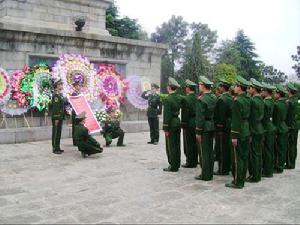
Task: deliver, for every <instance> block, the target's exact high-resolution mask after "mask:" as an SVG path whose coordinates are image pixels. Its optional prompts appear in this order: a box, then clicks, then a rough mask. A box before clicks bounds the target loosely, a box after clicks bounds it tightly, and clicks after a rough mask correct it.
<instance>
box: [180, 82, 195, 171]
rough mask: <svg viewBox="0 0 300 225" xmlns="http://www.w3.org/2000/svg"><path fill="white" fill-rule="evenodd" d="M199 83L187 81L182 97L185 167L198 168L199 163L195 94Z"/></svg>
mask: <svg viewBox="0 0 300 225" xmlns="http://www.w3.org/2000/svg"><path fill="white" fill-rule="evenodd" d="M196 88H197V84H195V83H194V82H192V81H190V80H186V81H185V92H186V96H184V97H183V98H182V110H181V128H182V130H183V145H184V149H185V152H184V153H185V156H186V164H184V165H182V167H184V168H196V167H197V164H198V150H197V144H196V133H195V128H196V119H195V117H196V105H197V96H196V94H195V91H196Z"/></svg>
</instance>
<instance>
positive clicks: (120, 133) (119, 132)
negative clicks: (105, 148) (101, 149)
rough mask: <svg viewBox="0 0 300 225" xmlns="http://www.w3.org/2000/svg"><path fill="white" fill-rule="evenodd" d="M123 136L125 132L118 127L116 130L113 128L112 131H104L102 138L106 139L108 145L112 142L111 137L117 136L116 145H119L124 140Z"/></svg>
mask: <svg viewBox="0 0 300 225" xmlns="http://www.w3.org/2000/svg"><path fill="white" fill-rule="evenodd" d="M124 136H125V133H124V131H123V130H122V129H121V128H119V129H118V130H115V131H113V132H108V133H105V134H104V138H105V141H106V145H110V144H111V143H112V140H113V139H115V138H118V142H117V146H121V145H123V142H124Z"/></svg>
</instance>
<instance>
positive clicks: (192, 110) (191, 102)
mask: <svg viewBox="0 0 300 225" xmlns="http://www.w3.org/2000/svg"><path fill="white" fill-rule="evenodd" d="M196 105H197V96H196V95H195V94H188V95H187V96H184V97H182V110H181V127H182V128H188V127H191V128H195V127H196Z"/></svg>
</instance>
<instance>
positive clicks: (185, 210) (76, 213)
mask: <svg viewBox="0 0 300 225" xmlns="http://www.w3.org/2000/svg"><path fill="white" fill-rule="evenodd" d="M148 136H149V134H148V133H137V134H127V135H126V136H125V142H126V144H127V147H125V148H116V147H114V146H113V147H111V148H105V151H104V153H103V154H101V155H98V156H93V157H91V158H88V159H82V158H81V157H80V154H79V152H78V151H77V150H76V149H74V148H73V147H72V146H71V140H70V139H67V140H63V141H62V147H63V149H64V150H65V153H64V154H63V155H61V156H57V155H53V154H52V153H51V148H50V142H49V141H46V142H36V143H27V144H15V145H0V223H48V224H49V223H51V224H53V223H59V224H62V223H64V224H65V223H131V224H132V223H194V224H195V223H299V222H300V173H299V172H300V171H299V163H300V162H299V160H298V168H297V169H296V170H291V171H285V172H284V174H282V175H275V177H274V178H272V179H263V181H262V182H261V183H259V184H247V185H246V188H244V189H243V190H232V189H227V188H225V186H224V184H225V182H227V181H230V180H231V176H226V177H216V176H215V177H214V180H213V181H211V182H201V181H196V180H194V176H195V175H197V174H198V173H200V169H199V168H197V169H180V171H179V172H178V173H165V172H163V171H162V169H163V168H164V167H166V166H167V163H166V162H167V160H166V156H165V148H164V140H162V141H161V143H160V145H159V146H153V145H147V144H146V142H147V140H148ZM99 140H101V143H103V140H102V139H100V138H99ZM298 146H299V145H298ZM182 161H184V156H183V157H182Z"/></svg>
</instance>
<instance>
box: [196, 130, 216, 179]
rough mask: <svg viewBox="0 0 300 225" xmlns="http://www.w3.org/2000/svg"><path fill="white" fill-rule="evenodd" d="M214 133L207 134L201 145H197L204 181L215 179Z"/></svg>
mask: <svg viewBox="0 0 300 225" xmlns="http://www.w3.org/2000/svg"><path fill="white" fill-rule="evenodd" d="M213 139H214V132H205V133H203V134H202V135H201V143H197V145H198V151H199V158H200V165H201V168H202V171H201V177H202V180H205V181H209V180H212V179H213V174H214V162H215V160H214V151H213Z"/></svg>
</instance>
